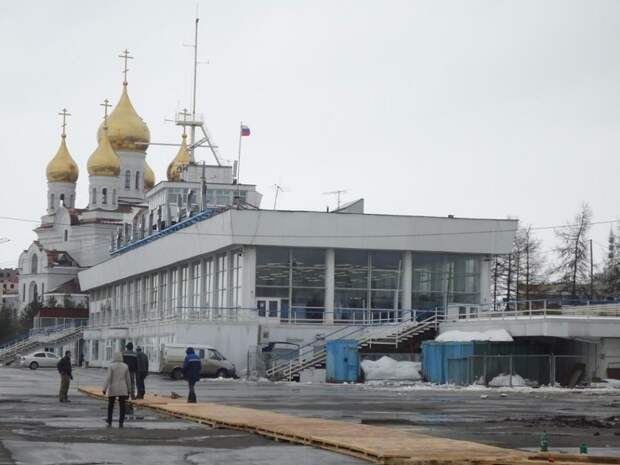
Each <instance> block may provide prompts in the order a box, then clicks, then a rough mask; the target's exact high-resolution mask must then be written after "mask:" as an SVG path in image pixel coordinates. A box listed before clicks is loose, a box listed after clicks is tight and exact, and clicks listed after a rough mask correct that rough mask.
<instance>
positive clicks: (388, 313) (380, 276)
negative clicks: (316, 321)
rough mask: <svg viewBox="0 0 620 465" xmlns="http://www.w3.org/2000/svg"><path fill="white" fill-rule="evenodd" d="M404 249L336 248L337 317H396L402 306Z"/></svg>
mask: <svg viewBox="0 0 620 465" xmlns="http://www.w3.org/2000/svg"><path fill="white" fill-rule="evenodd" d="M402 271H403V270H402V257H401V253H400V252H390V251H373V252H369V251H366V250H336V267H335V273H336V276H335V302H334V308H335V319H336V320H368V319H370V320H373V321H376V320H392V319H393V318H394V317H395V316H396V312H395V310H397V309H399V308H401V307H402V305H401V299H400V295H401V292H400V290H401V289H402V288H403V285H402V282H401V278H402Z"/></svg>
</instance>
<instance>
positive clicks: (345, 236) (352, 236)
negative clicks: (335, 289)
mask: <svg viewBox="0 0 620 465" xmlns="http://www.w3.org/2000/svg"><path fill="white" fill-rule="evenodd" d="M0 220H7V221H21V222H27V223H39V224H40V220H33V219H28V218H17V217H10V216H0ZM499 221H505V220H499ZM617 222H618V220H606V221H593V222H591V223H590V225H591V226H597V225H602V224H613V223H617ZM55 224H57V225H60V226H75V225H71V224H70V223H55ZM197 224H200V223H197ZM110 226H114V224H110ZM575 226H578V225H577V224H563V225H555V226H538V227H530V230H531V231H544V230H554V229H563V228H571V227H575ZM516 230H517V229H514V228H510V229H486V230H472V231H453V232H435V233H404V234H337V235H334V234H254V233H252V234H239V233H235V232H231V233H206V232H190V231H177V232H176V233H175V234H185V235H189V236H210V237H220V236H221V237H227V236H241V237H253V238H256V237H274V238H287V239H288V238H290V239H296V238H299V239H312V238H317V239H321V238H325V239H338V238H343V239H355V238H398V237H441V236H463V235H473V234H492V233H502V232H515V231H516Z"/></svg>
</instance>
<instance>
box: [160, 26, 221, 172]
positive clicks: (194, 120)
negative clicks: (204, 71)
mask: <svg viewBox="0 0 620 465" xmlns="http://www.w3.org/2000/svg"><path fill="white" fill-rule="evenodd" d="M199 21H200V18H198V17H196V20H195V23H194V24H195V29H194V43H193V45H186V46H187V47H192V48H193V49H194V82H193V83H192V113H191V119H189V120H188V119H187V118H182V115H183V114H182V113H177V115H176V117H175V120H176V124H177V126H183V127H186V126H189V137H190V141H189V142H190V143H189V147H188V149H189V157H190V160H191V161H192V162H195V161H196V160H195V157H194V149H195V148H196V147H203V146H206V147H209V149H210V150H211V153H212V154H213V157H214V158H215V161H216V162H217V165H218V166H222V162H221V161H220V157H219V155H218V153H217V150H216V149H217V145H214V144H213V142H212V141H211V136H210V134H209V131H208V130H207V128H206V125H205V123H204V120H203V116H202V115H199V114H197V113H196V94H197V92H198V90H197V89H198V65H199V64H201V62H199V61H198V22H199ZM202 63H204V62H202ZM207 63H208V62H207ZM196 128H200V131H201V132H202V137H201V138H200V139H199V140H196ZM199 137H200V136H199ZM151 145H169V144H156V143H151ZM173 145H176V144H173Z"/></svg>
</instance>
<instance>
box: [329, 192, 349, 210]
mask: <svg viewBox="0 0 620 465" xmlns="http://www.w3.org/2000/svg"><path fill="white" fill-rule="evenodd" d="M346 192H347V190H346V189H340V190H337V191H329V192H323V195H335V196H336V197H337V199H338V207H336V210H337V209H339V208H340V197H341V195H342V194H344V193H346Z"/></svg>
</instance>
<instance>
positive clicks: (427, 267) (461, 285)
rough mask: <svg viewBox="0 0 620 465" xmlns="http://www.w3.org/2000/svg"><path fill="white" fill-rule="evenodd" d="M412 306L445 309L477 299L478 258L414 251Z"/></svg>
mask: <svg viewBox="0 0 620 465" xmlns="http://www.w3.org/2000/svg"><path fill="white" fill-rule="evenodd" d="M412 279H413V282H412V296H411V303H412V306H413V308H418V309H427V308H444V306H445V305H446V304H451V303H479V302H480V258H479V257H476V256H467V255H446V254H414V255H413V275H412Z"/></svg>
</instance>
